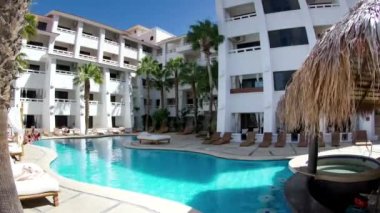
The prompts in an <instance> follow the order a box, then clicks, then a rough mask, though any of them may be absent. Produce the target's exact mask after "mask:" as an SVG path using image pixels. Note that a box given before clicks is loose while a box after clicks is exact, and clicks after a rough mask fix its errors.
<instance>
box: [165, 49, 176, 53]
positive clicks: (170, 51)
mask: <svg viewBox="0 0 380 213" xmlns="http://www.w3.org/2000/svg"><path fill="white" fill-rule="evenodd" d="M175 52H176V48H174V49H171V50H166V53H175Z"/></svg>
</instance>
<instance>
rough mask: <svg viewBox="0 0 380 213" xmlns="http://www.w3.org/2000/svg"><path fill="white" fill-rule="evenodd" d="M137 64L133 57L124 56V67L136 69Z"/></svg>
mask: <svg viewBox="0 0 380 213" xmlns="http://www.w3.org/2000/svg"><path fill="white" fill-rule="evenodd" d="M137 66H138V61H137V60H133V59H130V58H125V57H124V68H127V69H130V70H133V71H136V70H137Z"/></svg>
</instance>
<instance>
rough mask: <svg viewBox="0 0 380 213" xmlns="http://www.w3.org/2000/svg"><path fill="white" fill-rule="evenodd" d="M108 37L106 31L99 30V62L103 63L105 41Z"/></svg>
mask: <svg viewBox="0 0 380 213" xmlns="http://www.w3.org/2000/svg"><path fill="white" fill-rule="evenodd" d="M105 37H106V31H105V30H104V29H99V44H98V62H99V63H102V62H103V47H104V39H105Z"/></svg>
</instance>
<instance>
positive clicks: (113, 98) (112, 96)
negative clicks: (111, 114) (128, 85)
mask: <svg viewBox="0 0 380 213" xmlns="http://www.w3.org/2000/svg"><path fill="white" fill-rule="evenodd" d="M111 102H112V103H114V102H116V96H114V95H111Z"/></svg>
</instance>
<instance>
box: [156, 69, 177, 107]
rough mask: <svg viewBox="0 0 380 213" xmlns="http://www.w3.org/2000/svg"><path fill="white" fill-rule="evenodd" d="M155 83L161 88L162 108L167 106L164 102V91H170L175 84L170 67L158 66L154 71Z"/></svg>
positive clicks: (157, 87)
mask: <svg viewBox="0 0 380 213" xmlns="http://www.w3.org/2000/svg"><path fill="white" fill-rule="evenodd" d="M152 76H153V79H152V80H153V85H154V87H155V88H156V89H158V90H160V93H161V109H163V108H164V107H165V104H164V100H165V99H164V91H165V90H166V91H169V89H170V88H171V87H172V86H173V85H172V83H171V81H169V78H170V77H171V72H170V71H169V70H168V69H162V68H158V69H156V70H154V72H152Z"/></svg>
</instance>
